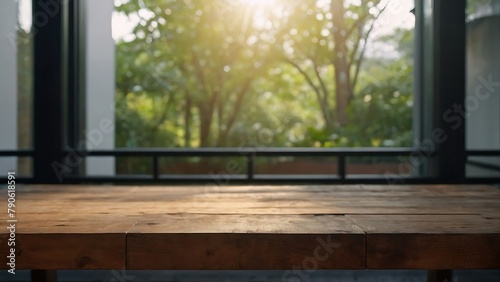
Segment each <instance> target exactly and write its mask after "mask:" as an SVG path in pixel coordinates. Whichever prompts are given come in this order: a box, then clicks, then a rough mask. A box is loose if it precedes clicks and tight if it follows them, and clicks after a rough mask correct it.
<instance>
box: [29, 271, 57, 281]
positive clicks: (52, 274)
mask: <svg viewBox="0 0 500 282" xmlns="http://www.w3.org/2000/svg"><path fill="white" fill-rule="evenodd" d="M31 281H32V282H57V271H56V270H32V271H31Z"/></svg>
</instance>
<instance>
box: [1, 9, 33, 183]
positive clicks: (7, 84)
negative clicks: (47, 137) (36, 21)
mask: <svg viewBox="0 0 500 282" xmlns="http://www.w3.org/2000/svg"><path fill="white" fill-rule="evenodd" d="M0 34H1V35H2V36H4V37H3V40H1V41H0V62H1V64H0V85H1V87H2V89H1V94H0V132H1V137H0V150H24V149H32V147H33V144H32V135H33V130H32V119H33V108H32V102H33V95H32V89H33V83H32V79H33V76H32V65H33V56H32V43H33V41H32V34H31V1H29V0H19V1H16V0H5V1H1V2H0ZM8 170H10V171H16V172H17V174H18V175H23V176H29V175H30V174H31V158H0V173H1V174H2V175H5V173H6V172H7V171H8Z"/></svg>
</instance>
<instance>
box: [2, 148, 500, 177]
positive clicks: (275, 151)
mask: <svg viewBox="0 0 500 282" xmlns="http://www.w3.org/2000/svg"><path fill="white" fill-rule="evenodd" d="M61 153H62V154H63V156H67V155H69V154H74V153H76V154H78V155H79V156H81V157H84V158H85V157H141V158H150V159H151V162H152V171H151V172H150V174H149V175H114V176H79V175H65V177H64V179H63V180H62V181H61V183H122V184H124V183H143V184H154V183H177V184H196V183H197V184H199V183H207V184H209V183H214V184H221V183H224V184H267V183H269V184H275V183H288V184H295V183H301V184H303V183H321V184H432V183H478V184H481V183H485V184H493V183H500V177H466V178H465V181H457V180H454V179H441V178H439V177H437V176H423V175H420V174H419V173H413V174H411V175H407V174H405V175H398V174H397V173H394V172H392V173H390V172H387V173H383V174H379V175H373V174H370V175H359V174H348V173H347V162H346V160H347V159H348V158H351V157H398V156H402V157H408V156H413V157H415V158H417V159H422V158H432V157H436V156H438V152H430V151H423V150H419V149H415V148H196V149H195V148H175V149H116V150H106V151H62V152H61ZM34 154H35V153H34V151H31V150H19V151H0V158H3V157H28V158H33V157H34ZM466 154H467V157H500V150H469V151H467V152H466ZM166 157H173V158H178V159H182V158H189V157H243V158H245V159H246V162H245V167H246V169H245V173H241V174H224V175H220V174H217V172H216V171H214V172H213V173H208V174H195V175H193V174H162V173H161V164H160V159H161V158H166ZM262 157H307V158H325V157H335V158H336V167H337V171H336V172H332V174H286V175H284V174H257V173H256V165H255V161H256V159H258V158H262ZM468 164H469V165H474V166H477V167H482V168H486V169H489V170H496V171H500V167H496V166H494V165H491V164H487V165H486V164H485V165H483V164H481V163H480V162H477V161H471V162H470V163H468ZM486 166H487V167H486ZM0 177H3V176H0ZM18 182H19V183H37V179H35V178H33V177H24V178H18Z"/></svg>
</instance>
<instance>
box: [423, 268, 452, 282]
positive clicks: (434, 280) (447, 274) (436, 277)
mask: <svg viewBox="0 0 500 282" xmlns="http://www.w3.org/2000/svg"><path fill="white" fill-rule="evenodd" d="M427 282H453V271H452V270H429V272H428V273H427Z"/></svg>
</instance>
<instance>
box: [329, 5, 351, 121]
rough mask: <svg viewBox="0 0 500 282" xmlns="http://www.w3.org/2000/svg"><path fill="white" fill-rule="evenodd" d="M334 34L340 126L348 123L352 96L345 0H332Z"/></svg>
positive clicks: (336, 95)
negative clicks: (348, 111) (350, 97)
mask: <svg viewBox="0 0 500 282" xmlns="http://www.w3.org/2000/svg"><path fill="white" fill-rule="evenodd" d="M330 8H331V12H332V15H333V18H332V22H333V28H332V36H333V41H334V45H335V47H334V52H333V53H334V54H333V56H334V57H333V64H334V69H335V100H336V105H335V106H336V113H337V122H338V125H339V126H340V127H344V126H345V125H347V122H348V121H347V106H348V104H349V96H350V91H351V89H350V87H351V82H350V80H351V79H350V70H349V64H348V62H347V56H348V54H347V46H346V40H347V32H346V28H345V18H344V1H343V0H332V2H331V7H330Z"/></svg>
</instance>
